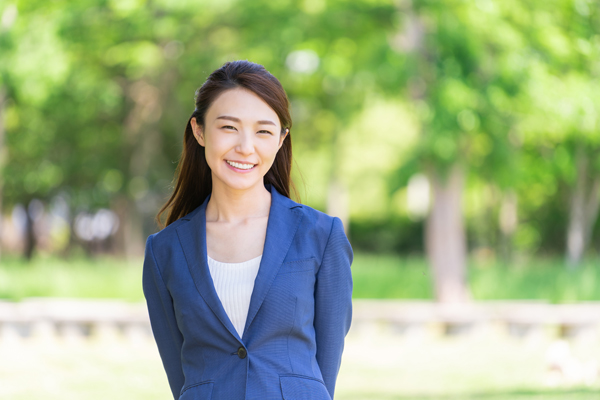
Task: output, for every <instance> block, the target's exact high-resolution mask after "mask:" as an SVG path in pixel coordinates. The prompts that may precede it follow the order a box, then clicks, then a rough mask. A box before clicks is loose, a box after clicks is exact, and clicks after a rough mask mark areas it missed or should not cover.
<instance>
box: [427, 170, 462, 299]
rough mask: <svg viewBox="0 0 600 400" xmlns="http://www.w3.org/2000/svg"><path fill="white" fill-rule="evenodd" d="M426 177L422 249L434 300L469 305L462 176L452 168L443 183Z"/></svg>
mask: <svg viewBox="0 0 600 400" xmlns="http://www.w3.org/2000/svg"><path fill="white" fill-rule="evenodd" d="M429 177H430V181H431V187H432V189H433V203H432V209H431V212H430V214H429V216H428V218H427V223H426V229H425V246H426V250H427V257H428V258H429V263H430V265H431V268H432V270H433V276H434V284H435V297H436V300H437V301H439V302H442V303H457V302H465V301H470V300H471V294H470V291H469V288H468V284H467V275H466V272H467V265H466V262H467V246H466V235H465V229H464V225H463V212H462V192H463V186H464V172H463V170H462V168H461V167H460V166H458V165H454V166H453V167H452V168H451V169H450V172H449V173H448V176H447V178H446V179H445V180H444V179H442V177H441V176H440V175H439V173H437V172H431V173H430V174H429Z"/></svg>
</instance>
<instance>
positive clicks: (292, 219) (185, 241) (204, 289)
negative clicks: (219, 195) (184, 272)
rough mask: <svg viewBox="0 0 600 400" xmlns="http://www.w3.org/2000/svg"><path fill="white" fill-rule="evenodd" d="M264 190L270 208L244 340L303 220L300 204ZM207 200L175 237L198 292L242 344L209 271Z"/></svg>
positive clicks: (273, 189)
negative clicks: (299, 208) (268, 195)
mask: <svg viewBox="0 0 600 400" xmlns="http://www.w3.org/2000/svg"><path fill="white" fill-rule="evenodd" d="M265 187H266V188H267V190H269V192H271V207H270V209H269V219H268V222H267V234H266V238H265V244H264V248H263V254H262V258H261V261H260V267H259V270H258V275H257V276H256V280H255V281H254V290H253V291H252V297H251V298H250V307H249V310H248V317H247V319H246V326H245V327H244V334H243V336H244V337H247V332H248V330H249V329H248V328H249V327H250V324H251V323H252V321H253V320H254V317H255V316H256V314H257V313H258V310H259V309H260V307H261V305H262V303H263V301H264V299H265V297H266V295H267V292H268V291H269V288H270V287H271V285H272V283H273V281H274V280H275V276H276V275H277V272H278V271H279V268H280V267H281V264H283V260H284V259H285V256H286V254H287V252H288V250H289V248H290V245H291V244H292V240H293V238H294V235H295V234H296V231H297V230H298V227H299V226H300V220H301V219H302V213H301V212H299V211H298V210H297V209H296V208H297V207H302V205H301V204H298V203H296V202H294V201H292V200H291V199H289V198H288V197H286V196H284V195H282V194H280V193H279V192H278V191H277V189H275V187H273V185H271V184H268V183H267V184H265ZM209 199H210V195H208V196H207V197H206V199H205V200H204V202H203V203H202V205H201V206H200V207H198V208H197V209H196V210H194V211H193V212H192V213H190V214H188V215H187V216H185V217H183V218H182V219H187V220H189V223H187V224H182V225H180V226H179V227H177V235H178V237H179V241H180V242H181V246H182V248H183V252H184V254H185V258H186V261H187V264H188V268H189V270H190V274H191V276H192V279H193V280H194V283H195V285H196V288H197V289H198V292H199V293H200V295H201V296H202V298H203V299H204V301H205V302H206V303H207V304H208V306H209V307H210V308H211V310H212V311H213V313H215V315H216V316H217V318H218V319H219V321H221V323H222V324H223V325H224V326H225V327H226V328H227V329H228V330H229V332H230V333H231V334H232V335H233V336H234V337H236V338H237V339H238V340H240V341H241V338H240V337H239V335H238V333H237V331H236V330H235V328H234V326H233V324H232V323H231V321H230V319H229V318H228V316H227V313H226V312H225V309H224V308H223V305H222V304H221V301H220V300H219V296H218V295H217V292H216V290H215V286H214V283H213V280H212V277H211V275H210V270H209V269H208V261H207V250H206V206H207V204H208V201H209Z"/></svg>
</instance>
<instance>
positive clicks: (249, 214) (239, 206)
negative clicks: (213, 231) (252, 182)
mask: <svg viewBox="0 0 600 400" xmlns="http://www.w3.org/2000/svg"><path fill="white" fill-rule="evenodd" d="M270 208H271V193H270V192H269V190H268V189H267V188H266V187H265V186H264V184H263V183H262V182H260V184H258V185H256V186H254V187H252V188H249V189H245V190H238V189H232V188H230V187H228V186H225V185H219V184H216V185H215V181H213V187H212V192H211V195H210V199H209V201H208V204H207V205H206V221H207V222H227V223H237V222H242V221H244V220H246V219H248V218H259V217H268V215H269V210H270Z"/></svg>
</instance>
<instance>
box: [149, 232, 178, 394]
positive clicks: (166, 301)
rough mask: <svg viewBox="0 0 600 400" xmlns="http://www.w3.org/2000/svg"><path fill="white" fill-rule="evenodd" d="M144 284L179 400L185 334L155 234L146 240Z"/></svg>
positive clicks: (161, 351)
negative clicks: (154, 242)
mask: <svg viewBox="0 0 600 400" xmlns="http://www.w3.org/2000/svg"><path fill="white" fill-rule="evenodd" d="M142 287H143V290H144V296H145V297H146V303H147V305H148V314H149V316H150V325H151V326H152V333H153V335H154V339H155V340H156V344H157V346H158V352H159V354H160V358H161V359H162V363H163V366H164V368H165V372H166V373H167V378H168V380H169V386H170V387H171V391H172V392H173V397H174V398H175V399H176V400H177V399H179V394H180V392H181V388H182V386H183V384H184V376H183V370H182V367H181V346H182V344H183V336H182V335H181V332H180V331H179V328H178V327H177V321H176V319H175V313H174V311H173V300H172V298H171V294H170V293H169V290H168V289H167V286H166V285H165V282H164V280H163V277H162V275H161V272H160V269H159V268H158V264H157V262H156V258H155V257H154V252H153V250H152V236H150V237H148V240H147V241H146V253H145V256H144V268H143V273H142Z"/></svg>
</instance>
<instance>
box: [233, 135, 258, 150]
mask: <svg viewBox="0 0 600 400" xmlns="http://www.w3.org/2000/svg"><path fill="white" fill-rule="evenodd" d="M238 136H239V138H240V139H239V142H238V145H237V147H236V151H237V152H238V153H240V154H252V153H254V135H253V134H252V132H251V131H247V130H244V131H242V132H241V134H240V135H238Z"/></svg>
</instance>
